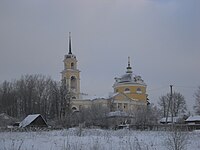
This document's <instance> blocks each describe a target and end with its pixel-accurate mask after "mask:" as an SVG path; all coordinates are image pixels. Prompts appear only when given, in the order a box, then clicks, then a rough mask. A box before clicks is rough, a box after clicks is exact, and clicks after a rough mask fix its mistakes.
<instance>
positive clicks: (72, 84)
mask: <svg viewBox="0 0 200 150" xmlns="http://www.w3.org/2000/svg"><path fill="white" fill-rule="evenodd" d="M63 62H64V70H63V71H62V72H61V74H62V82H64V83H65V84H66V87H67V89H68V90H69V91H70V92H72V94H73V96H72V98H73V99H79V98H80V71H79V70H78V69H77V62H78V61H77V59H76V56H75V55H73V54H72V42H71V33H70V32H69V51H68V54H67V55H65V56H64V60H63Z"/></svg>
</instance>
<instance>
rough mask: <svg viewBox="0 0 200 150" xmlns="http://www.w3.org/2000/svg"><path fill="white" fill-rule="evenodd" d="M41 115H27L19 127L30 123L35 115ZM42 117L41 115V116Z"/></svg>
mask: <svg viewBox="0 0 200 150" xmlns="http://www.w3.org/2000/svg"><path fill="white" fill-rule="evenodd" d="M39 116H41V115H40V114H33V115H28V116H27V117H26V118H25V119H24V120H23V121H22V122H21V123H20V124H19V127H26V126H28V125H29V124H31V123H32V122H33V121H34V120H35V119H36V118H37V117H39ZM41 117H42V116H41Z"/></svg>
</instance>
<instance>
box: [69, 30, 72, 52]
mask: <svg viewBox="0 0 200 150" xmlns="http://www.w3.org/2000/svg"><path fill="white" fill-rule="evenodd" d="M68 54H72V45H71V32H69V53H68Z"/></svg>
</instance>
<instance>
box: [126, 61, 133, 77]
mask: <svg viewBox="0 0 200 150" xmlns="http://www.w3.org/2000/svg"><path fill="white" fill-rule="evenodd" d="M126 69H127V71H126V73H132V68H131V63H130V57H128V67H127V68H126Z"/></svg>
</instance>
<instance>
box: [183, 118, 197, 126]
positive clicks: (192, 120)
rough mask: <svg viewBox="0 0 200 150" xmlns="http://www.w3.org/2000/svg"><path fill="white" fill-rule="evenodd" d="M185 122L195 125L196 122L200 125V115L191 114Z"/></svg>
mask: <svg viewBox="0 0 200 150" xmlns="http://www.w3.org/2000/svg"><path fill="white" fill-rule="evenodd" d="M185 122H186V123H187V124H189V125H195V124H199V125H200V116H190V117H188V118H187V119H186V120H185Z"/></svg>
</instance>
